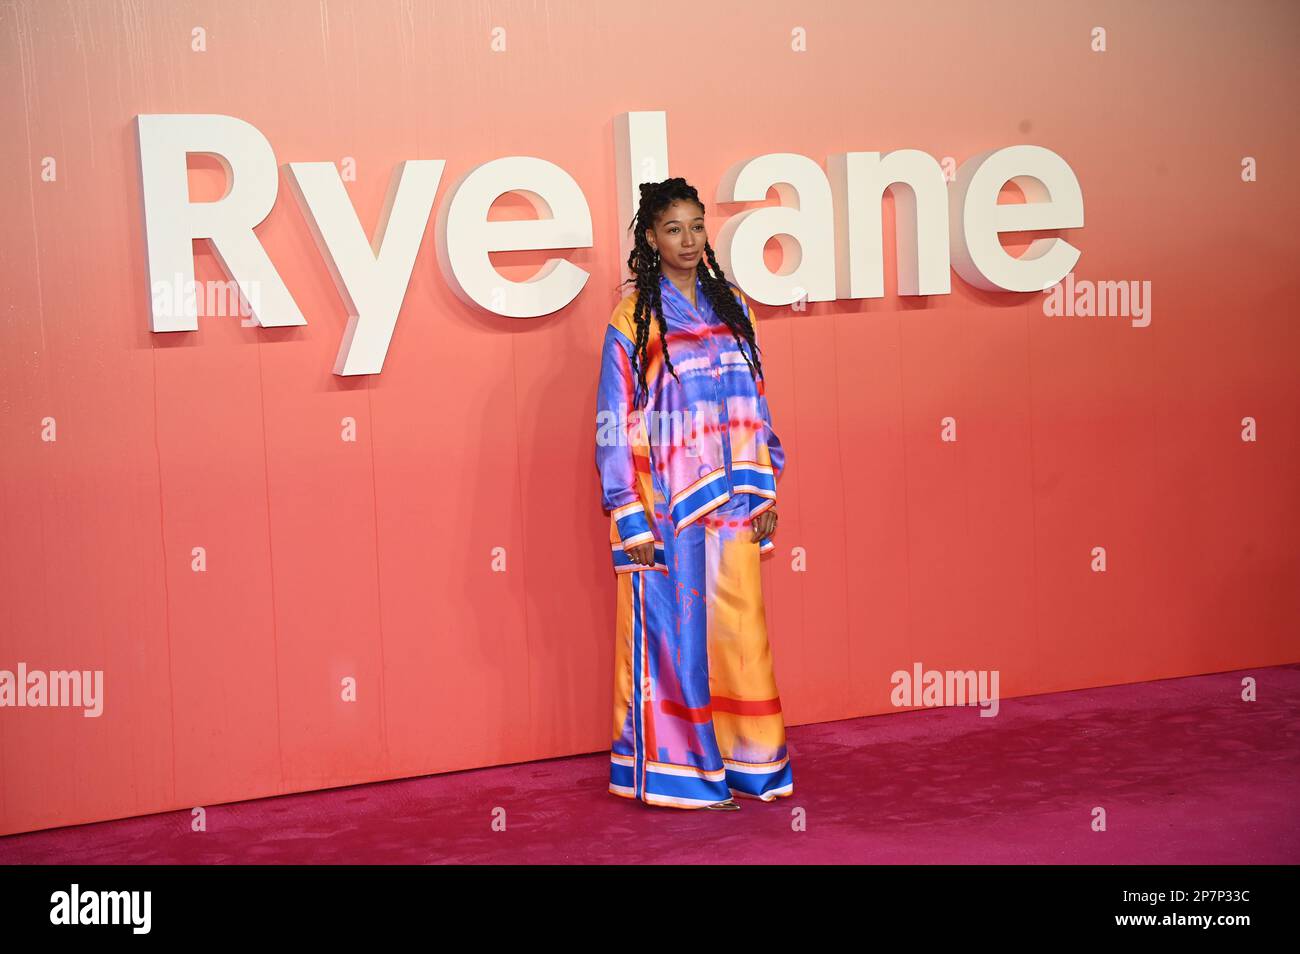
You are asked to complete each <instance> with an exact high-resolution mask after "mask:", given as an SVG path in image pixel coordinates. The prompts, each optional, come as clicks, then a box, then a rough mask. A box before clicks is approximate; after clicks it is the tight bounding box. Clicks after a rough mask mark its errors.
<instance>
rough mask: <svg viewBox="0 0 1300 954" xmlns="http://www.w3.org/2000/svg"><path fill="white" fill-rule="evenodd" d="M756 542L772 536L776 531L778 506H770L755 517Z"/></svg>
mask: <svg viewBox="0 0 1300 954" xmlns="http://www.w3.org/2000/svg"><path fill="white" fill-rule="evenodd" d="M753 523H754V542H755V543H757V542H758V541H759V540H762V539H763V538H764V537H770V536H771V535H772V534H773V533H775V532H776V508H775V507H769V508H768V509H767V510H764V511H763V512H762V513H760V514H759V515H758V516H757V517H755V518H754V521H753Z"/></svg>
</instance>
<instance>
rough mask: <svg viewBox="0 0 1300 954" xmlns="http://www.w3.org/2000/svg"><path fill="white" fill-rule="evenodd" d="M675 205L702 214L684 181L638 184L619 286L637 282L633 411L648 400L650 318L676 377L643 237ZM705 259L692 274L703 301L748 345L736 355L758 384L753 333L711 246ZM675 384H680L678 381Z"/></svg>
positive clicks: (656, 272)
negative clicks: (693, 208)
mask: <svg viewBox="0 0 1300 954" xmlns="http://www.w3.org/2000/svg"><path fill="white" fill-rule="evenodd" d="M678 200H688V201H690V202H693V203H695V204H696V205H698V206H699V207H700V211H701V212H703V211H704V203H703V202H701V201H700V197H699V193H698V192H697V191H696V190H695V187H694V186H691V185H689V184H687V182H686V180H685V179H682V178H673V179H665V180H664V181H663V182H644V183H642V184H641V202H640V205H639V206H638V208H637V212H636V217H635V218H633V220H632V224H631V225H630V226H628V228H629V229H630V230H632V231H633V232H634V233H635V234H634V241H633V245H632V252H631V254H629V255H628V259H627V269H628V271H629V272H631V274H632V277H631V278H629V279H627V280H626V281H624V282H622V283H620V286H619V287H622V286H623V285H626V284H628V282H635V283H636V290H637V301H636V309H635V311H634V314H633V321H634V322H635V323H636V340H635V342H634V343H635V345H636V348H635V351H634V353H633V363H634V364H635V366H636V372H637V390H636V395H635V396H634V397H633V406H635V407H640V406H642V404H643V403H644V402H645V400H647V399H648V397H649V386H648V384H647V383H646V365H647V364H648V358H647V350H648V347H649V343H650V318H651V315H654V316H655V317H656V318H657V322H656V323H657V324H658V326H659V344H660V348H661V350H662V352H663V356H664V366H665V367H666V368H667V369H668V371H669V373H670V374H672V376H673V377H674V378H676V377H677V372H676V371H675V370H674V369H673V363H672V360H671V359H670V358H669V356H668V323H667V321H666V320H665V319H664V314H663V307H662V302H661V300H660V298H661V292H660V287H659V281H660V277H661V276H662V274H663V273H662V271H661V270H660V267H659V253H658V252H657V251H656V250H655V249H654V247H653V246H651V244H650V243H649V242H648V241H647V240H646V237H645V232H646V229H653V228H654V223H655V219H656V218H658V216H659V214H660V213H661V212H663V210H664V209H666V208H668V206H670V205H672V204H673V203H674V202H677V201H678ZM704 255H705V258H707V260H708V267H706V266H705V263H704V262H703V261H701V262H700V263H699V265H697V266H696V269H695V271H696V274H697V275H698V276H699V278H700V283H701V286H702V287H703V289H704V294H705V295H706V296H707V297H708V299H709V304H710V305H711V306H712V307H713V312H714V314H715V315H717V316H718V318H720V319H721V320H722V322H723V323H724V324H725V325H726V326H727V327H728V328H729V329H731V335H732V337H733V338H735V340H736V344H737V345H740V344H741V341H742V340H743V341H744V342H746V343H748V345H749V349H748V353H746V349H745V348H744V347H743V346H742V347H741V348H740V353H741V354H742V355H744V358H745V362H746V363H747V364H748V365H749V373H750V375H751V376H754V377H755V380H757V377H758V376H760V375H762V373H763V365H762V362H761V361H760V360H759V357H758V347H757V345H756V344H755V341H754V330H753V328H752V327H751V326H750V323H749V320H748V319H747V318H746V317H745V312H744V310H743V309H742V308H741V306H740V302H739V301H737V300H736V297H735V295H734V293H733V292H732V286H731V284H730V283H729V282H728V281H727V278H726V275H725V274H723V271H722V267H721V266H720V265H718V260H717V258H715V257H714V254H713V246H711V245H709V244H708V242H705V244H704ZM710 269H712V271H710ZM751 356H752V359H751ZM678 380H679V381H680V380H681V379H680V378H678Z"/></svg>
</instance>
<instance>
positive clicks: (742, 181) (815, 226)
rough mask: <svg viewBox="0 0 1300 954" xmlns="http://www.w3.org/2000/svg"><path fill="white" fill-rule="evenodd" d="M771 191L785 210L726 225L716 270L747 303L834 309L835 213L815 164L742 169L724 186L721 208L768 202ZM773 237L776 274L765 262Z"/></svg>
mask: <svg viewBox="0 0 1300 954" xmlns="http://www.w3.org/2000/svg"><path fill="white" fill-rule="evenodd" d="M773 187H775V188H776V191H777V195H779V196H780V197H781V205H780V206H779V207H768V208H762V209H750V210H749V211H747V212H739V213H737V214H736V215H733V216H732V217H731V218H729V219H727V223H726V224H725V225H724V226H723V227H722V231H721V232H720V233H719V234H718V241H717V252H718V264H719V265H721V266H722V268H723V271H725V272H726V273H727V277H728V278H730V279H731V280H732V281H733V282H735V283H736V284H737V285H739V286H740V287H741V288H743V289H745V294H746V295H747V296H748V297H750V298H752V299H753V300H755V301H761V302H763V303H764V304H765V305H788V304H790V303H791V302H794V301H797V300H798V299H800V298H802V297H806V298H807V300H808V301H834V299H835V216H834V205H833V202H832V199H831V188H830V184H829V183H828V182H827V181H826V174H825V173H824V172H822V170H821V167H820V166H819V165H817V163H815V162H813V161H812V160H811V159H809V158H808V157H807V156H799V155H795V154H794V153H788V152H780V153H770V154H769V155H766V156H759V157H758V158H756V159H748V160H744V161H742V162H738V163H736V164H735V165H733V166H732V167H731V168H730V169H728V170H727V172H726V174H725V175H723V177H722V181H721V182H720V183H719V184H718V201H719V202H762V201H763V200H764V199H766V198H767V190H768V189H770V188H773ZM773 236H776V238H777V241H778V242H780V243H781V252H782V255H783V256H784V261H783V264H782V266H781V271H780V273H778V274H773V273H772V272H771V271H769V270H768V267H767V265H766V264H764V262H763V247H764V246H765V245H766V244H767V241H768V239H770V238H772V237H773ZM790 239H793V240H794V241H790Z"/></svg>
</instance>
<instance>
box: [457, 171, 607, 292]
mask: <svg viewBox="0 0 1300 954" xmlns="http://www.w3.org/2000/svg"><path fill="white" fill-rule="evenodd" d="M507 192H517V193H519V194H520V195H522V196H524V197H525V198H526V199H528V201H529V202H530V203H532V206H533V209H534V210H535V211H536V212H537V215H538V218H537V219H525V220H515V221H492V222H489V221H488V217H487V215H488V210H489V209H490V208H491V207H492V203H493V202H495V201H496V200H497V198H498V197H499V196H501V195H504V194H505V193H507ZM436 231H437V235H438V265H439V267H440V268H441V269H442V273H443V275H444V276H445V277H446V279H447V284H448V285H450V286H451V289H452V291H454V292H455V293H456V296H457V297H458V298H460V299H461V300H462V301H464V302H465V303H466V304H469V305H477V306H479V307H480V308H485V309H487V310H488V311H491V312H495V313H496V314H498V315H505V316H506V317H508V318H536V317H537V316H538V315H549V314H550V313H551V312H553V311H559V310H560V309H561V308H563V307H564V306H565V305H567V304H568V303H569V302H571V301H573V299H574V298H576V297H578V292H580V291H582V286H583V285H585V284H586V283H587V278H588V274H587V273H586V272H585V271H583V270H582V269H581V268H579V267H578V266H576V265H572V264H570V263H569V262H566V261H565V260H564V259H562V258H552V259H549V260H548V261H547V262H546V264H545V265H544V266H543V267H542V269H541V271H540V272H538V273H537V274H536V275H534V276H533V277H532V278H531V279H529V280H528V281H524V282H512V281H507V280H506V279H504V278H502V277H501V273H500V272H498V271H497V270H496V268H494V267H493V265H492V261H491V259H489V258H488V252H501V251H513V250H522V249H554V248H590V247H591V210H590V209H589V208H588V207H587V200H586V197H584V196H583V194H582V190H581V189H580V188H578V183H576V182H574V181H573V177H572V176H570V175H569V174H568V173H567V172H565V171H564V170H563V169H561V168H560V167H559V166H557V165H555V163H553V162H547V161H546V160H544V159H534V158H532V157H530V156H508V157H506V158H503V159H494V160H492V161H491V162H485V163H483V164H482V165H481V166H477V167H475V168H474V169H471V170H470V171H469V172H467V173H466V174H465V175H464V176H463V177H462V178H461V180H460V181H459V182H457V183H456V185H455V186H454V187H453V189H452V194H451V196H450V197H449V198H447V199H446V200H445V201H444V202H443V203H442V206H441V208H439V209H438V224H437V229H436Z"/></svg>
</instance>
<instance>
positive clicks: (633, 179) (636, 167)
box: [614, 111, 668, 278]
mask: <svg viewBox="0 0 1300 954" xmlns="http://www.w3.org/2000/svg"><path fill="white" fill-rule="evenodd" d="M614 174H615V177H616V178H617V180H618V235H619V256H618V260H619V262H621V263H622V271H621V273H620V276H619V277H620V278H630V277H631V275H630V274H629V272H628V270H627V257H628V255H630V254H631V253H632V245H633V244H634V243H635V242H636V236H635V235H633V234H632V233H630V232H629V231H628V226H630V225H631V224H632V220H633V219H634V218H636V212H637V209H639V208H640V207H641V183H643V182H663V181H664V180H665V179H667V178H668V114H667V113H665V112H662V111H660V112H653V111H645V112H636V113H623V114H622V115H621V116H617V117H615V119H614ZM624 223H626V224H624Z"/></svg>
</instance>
